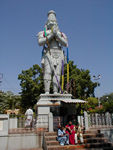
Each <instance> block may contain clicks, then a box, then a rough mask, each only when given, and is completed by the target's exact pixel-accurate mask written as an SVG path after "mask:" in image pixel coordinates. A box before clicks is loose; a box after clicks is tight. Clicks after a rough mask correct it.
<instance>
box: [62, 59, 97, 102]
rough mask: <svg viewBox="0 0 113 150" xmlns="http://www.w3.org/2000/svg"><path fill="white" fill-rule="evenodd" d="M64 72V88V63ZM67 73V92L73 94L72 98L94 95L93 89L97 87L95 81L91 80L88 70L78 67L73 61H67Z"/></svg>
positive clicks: (65, 77) (65, 70)
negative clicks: (68, 81) (68, 82)
mask: <svg viewBox="0 0 113 150" xmlns="http://www.w3.org/2000/svg"><path fill="white" fill-rule="evenodd" d="M64 72H65V76H64V79H65V90H66V82H67V65H65V68H64ZM69 75H70V77H69V80H70V87H69V92H70V93H71V94H72V95H73V97H74V98H80V99H85V98H88V97H91V96H94V89H95V88H96V87H97V83H96V82H95V83H94V82H92V81H91V76H90V71H89V70H84V69H79V68H77V66H76V65H74V64H73V61H69Z"/></svg>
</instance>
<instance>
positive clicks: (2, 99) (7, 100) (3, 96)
mask: <svg viewBox="0 0 113 150" xmlns="http://www.w3.org/2000/svg"><path fill="white" fill-rule="evenodd" d="M20 101H21V96H20V95H14V94H13V93H12V92H11V91H7V92H2V91H0V113H5V111H6V110H8V109H12V110H14V109H16V108H19V109H20Z"/></svg>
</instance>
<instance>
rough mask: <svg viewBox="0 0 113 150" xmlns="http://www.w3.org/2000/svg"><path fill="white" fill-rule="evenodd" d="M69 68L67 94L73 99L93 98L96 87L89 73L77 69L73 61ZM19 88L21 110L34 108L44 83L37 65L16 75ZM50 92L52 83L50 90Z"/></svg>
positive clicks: (40, 69) (65, 77)
mask: <svg viewBox="0 0 113 150" xmlns="http://www.w3.org/2000/svg"><path fill="white" fill-rule="evenodd" d="M69 66H70V70H69V71H70V72H69V73H70V87H69V92H70V93H71V94H72V95H73V97H74V98H80V99H85V98H87V97H89V96H94V89H95V87H96V86H97V83H93V82H92V81H91V77H90V71H89V70H84V69H78V68H77V67H76V65H74V64H73V61H70V62H69ZM66 70H67V66H66V65H65V67H64V71H65V74H64V79H65V81H64V82H65V83H64V84H65V89H64V90H66V84H67V83H66V81H67V71H66ZM18 79H19V80H20V86H21V90H22V92H21V95H22V101H21V106H22V108H23V109H26V108H28V107H29V106H32V107H33V106H34V105H35V104H36V102H37V99H38V97H39V95H40V94H41V93H44V83H43V70H42V68H41V67H40V66H39V65H33V67H31V68H30V69H28V70H25V71H22V73H21V74H19V75H18ZM50 91H52V83H51V89H50Z"/></svg>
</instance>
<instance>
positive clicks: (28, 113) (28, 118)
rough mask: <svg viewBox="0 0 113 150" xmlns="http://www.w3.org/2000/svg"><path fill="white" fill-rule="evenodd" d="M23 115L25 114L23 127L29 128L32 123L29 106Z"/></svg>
mask: <svg viewBox="0 0 113 150" xmlns="http://www.w3.org/2000/svg"><path fill="white" fill-rule="evenodd" d="M25 116H26V121H25V127H30V128H32V123H33V110H32V109H31V107H29V109H27V110H26V112H25Z"/></svg>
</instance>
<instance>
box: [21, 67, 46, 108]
mask: <svg viewBox="0 0 113 150" xmlns="http://www.w3.org/2000/svg"><path fill="white" fill-rule="evenodd" d="M18 79H19V80H20V86H21V90H22V92H21V95H22V100H21V107H22V108H23V110H25V109H27V108H28V107H29V106H31V107H33V106H34V105H35V104H36V102H37V99H38V97H39V95H40V94H41V93H43V92H44V85H43V73H42V69H41V68H40V66H39V65H33V67H32V68H30V69H28V70H25V71H22V73H21V74H19V75H18Z"/></svg>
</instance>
